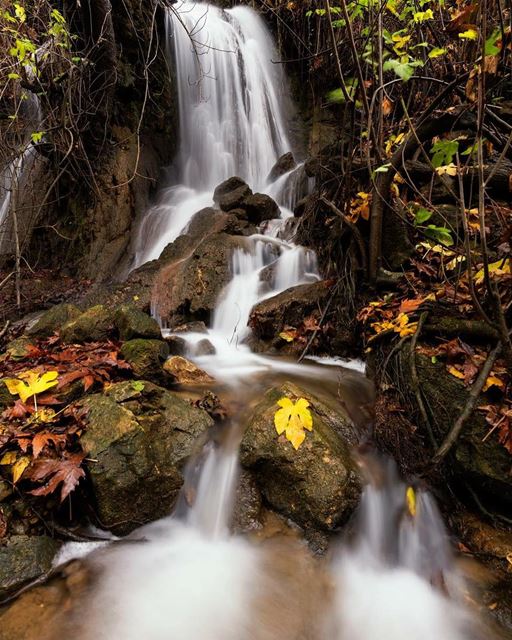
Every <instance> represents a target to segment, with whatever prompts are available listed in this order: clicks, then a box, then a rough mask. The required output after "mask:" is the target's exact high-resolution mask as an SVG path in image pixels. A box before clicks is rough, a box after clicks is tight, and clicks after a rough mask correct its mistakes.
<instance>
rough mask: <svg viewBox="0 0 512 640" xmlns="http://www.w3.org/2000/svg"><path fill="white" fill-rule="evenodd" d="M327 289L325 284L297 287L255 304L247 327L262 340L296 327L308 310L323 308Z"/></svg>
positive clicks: (309, 311) (327, 292)
mask: <svg viewBox="0 0 512 640" xmlns="http://www.w3.org/2000/svg"><path fill="white" fill-rule="evenodd" d="M328 296H329V287H328V285H327V284H326V283H325V282H314V283H312V284H301V285H298V286H297V287H292V288H291V289H287V290H286V291H283V292H282V293H278V294H277V295H276V296H272V298H267V299H266V300H263V301H262V302H260V303H259V304H257V305H256V306H255V307H254V308H253V310H252V311H251V315H250V317H249V325H250V327H251V328H252V330H253V332H254V335H255V336H256V337H257V338H259V339H262V340H272V339H274V338H276V337H277V336H278V335H279V333H280V332H281V331H283V329H284V327H285V326H292V327H294V326H298V325H299V324H300V323H301V322H302V321H303V320H304V318H305V317H306V316H307V315H308V314H310V313H311V312H312V311H314V310H317V309H318V308H319V306H320V307H323V306H325V304H326V302H327V298H328Z"/></svg>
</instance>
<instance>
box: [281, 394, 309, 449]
mask: <svg viewBox="0 0 512 640" xmlns="http://www.w3.org/2000/svg"><path fill="white" fill-rule="evenodd" d="M277 404H278V405H279V406H280V407H281V409H278V410H277V411H276V412H275V414H274V425H275V427H276V431H277V433H278V434H279V435H281V434H282V433H284V434H285V436H286V439H287V440H289V441H290V442H291V443H292V446H293V448H294V449H296V450H297V449H298V448H299V447H300V445H301V444H302V443H303V442H304V438H305V437H306V433H305V431H304V429H307V430H308V431H312V430H313V416H312V415H311V412H310V411H309V409H308V407H309V402H308V401H307V400H306V399H305V398H299V399H298V400H297V402H295V403H294V402H293V401H292V400H290V398H286V397H283V398H281V399H280V400H278V401H277Z"/></svg>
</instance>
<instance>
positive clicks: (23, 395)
mask: <svg viewBox="0 0 512 640" xmlns="http://www.w3.org/2000/svg"><path fill="white" fill-rule="evenodd" d="M58 376H59V373H58V371H47V372H46V373H43V375H42V376H40V375H39V373H38V372H37V371H23V372H22V373H20V374H19V375H18V378H8V379H6V380H4V382H5V385H6V387H7V389H8V390H9V393H10V394H11V395H13V396H15V395H18V396H19V397H20V399H21V401H22V402H26V401H27V400H28V398H30V397H32V396H35V395H37V394H38V393H43V392H44V391H47V390H48V389H51V388H52V387H54V386H55V385H56V384H57V378H58Z"/></svg>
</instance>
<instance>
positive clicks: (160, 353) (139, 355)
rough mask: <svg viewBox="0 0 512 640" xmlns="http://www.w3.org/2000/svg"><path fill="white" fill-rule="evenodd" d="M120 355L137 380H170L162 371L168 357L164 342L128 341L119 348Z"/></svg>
mask: <svg viewBox="0 0 512 640" xmlns="http://www.w3.org/2000/svg"><path fill="white" fill-rule="evenodd" d="M120 355H121V356H122V357H123V358H124V359H125V360H126V361H127V362H129V363H130V364H131V366H132V370H133V373H134V374H135V376H136V377H137V378H146V379H149V380H154V381H159V382H166V381H170V379H171V378H170V377H169V376H168V374H167V373H166V372H165V371H164V369H163V364H164V362H165V361H166V359H167V358H168V356H169V345H168V344H167V342H165V341H164V340H144V339H142V338H135V339H134V340H128V341H127V342H125V343H124V344H123V346H122V347H121V350H120Z"/></svg>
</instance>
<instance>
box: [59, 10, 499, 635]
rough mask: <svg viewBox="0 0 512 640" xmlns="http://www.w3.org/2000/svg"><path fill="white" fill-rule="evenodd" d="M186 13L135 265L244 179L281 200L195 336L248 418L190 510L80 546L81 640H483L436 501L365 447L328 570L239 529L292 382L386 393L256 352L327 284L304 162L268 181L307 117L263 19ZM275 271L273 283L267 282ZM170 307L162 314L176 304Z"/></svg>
mask: <svg viewBox="0 0 512 640" xmlns="http://www.w3.org/2000/svg"><path fill="white" fill-rule="evenodd" d="M174 6H175V9H176V10H175V11H171V10H169V13H168V21H167V31H168V49H169V52H168V53H169V59H170V60H173V61H174V62H173V64H174V65H175V72H176V77H177V85H178V93H179V114H180V132H181V140H180V149H179V153H178V157H177V159H176V161H175V163H174V165H173V166H172V167H171V168H170V169H169V171H168V176H167V180H168V182H167V185H168V186H166V187H164V188H163V189H161V191H160V194H159V196H158V199H157V202H156V203H155V205H154V206H153V207H152V208H151V209H150V210H149V211H148V212H147V214H146V215H145V217H144V219H143V220H142V221H141V223H140V226H139V230H138V235H137V237H136V238H135V243H134V244H135V258H134V263H133V266H134V267H135V266H138V265H141V264H143V263H145V262H147V261H148V260H151V259H154V258H156V257H158V256H159V254H160V253H161V251H162V250H163V249H164V247H165V246H166V245H167V244H168V243H170V242H172V241H174V240H175V239H176V238H177V237H178V236H179V235H180V234H182V233H184V232H186V229H187V226H188V224H189V223H190V221H191V220H192V218H193V215H194V213H196V212H197V211H199V210H200V209H202V208H204V207H207V206H213V192H214V189H215V187H216V186H217V185H218V184H219V183H220V182H222V181H223V180H226V179H228V178H230V177H232V176H235V175H236V176H239V177H240V178H242V179H243V180H245V181H246V182H247V183H248V184H249V186H250V187H251V188H252V189H253V190H254V191H260V192H263V193H266V194H268V195H270V196H272V197H273V198H274V200H275V201H276V202H277V203H278V204H279V206H280V210H281V217H280V218H279V219H276V220H272V221H268V222H266V223H263V225H262V226H261V228H260V229H259V230H258V233H257V234H254V235H252V236H250V237H248V238H246V242H245V244H244V247H243V248H239V249H236V250H235V251H234V253H233V255H232V258H231V274H232V279H231V281H230V282H229V283H228V284H227V286H226V287H225V289H224V290H223V292H222V293H221V295H220V297H219V299H218V301H217V305H216V309H215V312H214V315H213V320H212V322H211V325H210V327H209V328H208V335H207V338H208V340H209V341H210V342H211V344H212V345H213V347H214V350H215V353H213V354H209V355H197V351H196V347H197V344H198V343H199V342H200V341H201V340H204V339H205V334H204V333H194V332H189V333H185V334H183V333H181V334H180V336H181V337H183V338H184V339H185V340H186V343H187V353H186V355H187V357H189V358H190V359H191V360H193V361H194V362H195V363H196V364H197V365H198V366H199V367H201V368H202V369H204V370H205V371H207V372H208V373H209V374H210V375H212V376H213V377H214V378H215V379H216V381H217V383H218V387H219V389H218V393H219V395H220V396H221V398H222V399H223V401H225V402H226V403H227V404H229V406H230V407H235V409H236V408H238V411H239V412H240V416H237V414H236V411H235V414H234V415H233V416H232V417H231V420H230V424H229V427H228V428H227V429H225V432H223V433H222V437H218V438H216V439H215V441H213V440H212V441H210V442H208V443H207V444H206V445H205V446H204V448H203V450H202V451H201V452H200V453H199V454H198V456H197V457H195V458H193V459H192V460H191V461H190V463H189V469H188V472H187V474H186V481H185V486H184V488H183V491H182V497H181V499H180V500H179V502H178V506H177V507H176V509H175V512H174V513H173V514H171V515H170V516H169V517H167V518H165V519H163V520H160V521H158V522H155V523H153V524H151V525H147V526H145V527H142V528H141V529H139V530H137V531H135V532H134V533H133V534H131V538H132V540H133V542H131V543H126V544H118V545H108V544H107V545H105V544H101V545H99V546H100V547H101V548H99V549H94V550H93V549H92V547H91V546H90V545H86V548H85V549H84V548H82V549H81V550H80V555H83V554H84V553H86V552H91V553H90V555H89V557H88V562H90V563H91V565H92V566H93V567H94V568H95V571H97V575H98V580H97V583H96V584H95V587H94V590H93V592H92V594H93V595H92V596H91V597H90V599H89V601H88V602H87V603H86V604H85V605H84V608H85V611H86V614H87V615H86V616H84V617H85V619H87V628H86V629H85V630H84V631H83V633H82V635H81V636H80V638H83V639H84V640H93V639H94V640H121V639H123V640H132V639H133V640H141V639H144V640H170V639H172V640H287V639H290V640H292V639H295V640H299V639H303V640H377V639H379V640H412V639H414V640H432V639H435V640H470V639H473V638H478V637H482V636H483V635H484V630H483V628H482V629H480V623H479V621H478V619H477V617H476V614H473V613H472V612H471V610H470V607H469V606H468V605H467V600H468V597H467V596H468V594H467V586H466V584H465V580H464V577H463V575H462V573H461V572H460V571H459V569H458V565H457V563H456V561H455V558H454V556H453V553H452V550H451V545H450V541H449V539H448V536H447V533H446V531H445V529H444V526H443V523H442V519H441V517H440V514H439V512H438V510H437V507H436V505H435V502H434V500H433V498H432V497H431V495H430V494H429V493H428V492H427V491H426V490H424V489H422V488H420V487H417V488H415V490H414V491H412V489H411V488H410V487H409V486H408V485H407V484H406V483H404V482H403V481H402V480H401V479H400V478H399V477H398V475H397V472H396V469H395V467H394V464H393V462H392V461H389V460H385V459H382V458H380V457H379V456H378V455H377V454H375V453H374V452H372V451H369V450H368V448H367V447H366V448H365V450H364V451H362V450H361V451H359V452H354V456H355V457H356V459H357V462H358V465H359V468H360V470H361V474H362V475H363V477H364V479H365V489H364V491H363V495H362V498H361V503H360V506H359V509H358V511H357V514H356V517H355V519H353V520H352V521H351V523H350V524H349V525H348V526H347V527H346V531H342V532H340V534H339V536H338V540H337V541H336V540H335V541H334V542H331V545H330V549H329V552H328V553H327V554H326V555H325V556H324V557H315V556H314V555H313V554H312V553H311V551H310V550H309V549H308V546H307V544H306V543H305V541H304V540H303V539H302V535H301V532H300V531H298V530H297V529H296V528H294V527H287V526H284V527H283V531H281V532H280V535H275V536H268V537H266V536H265V533H264V532H263V533H261V532H260V534H259V535H258V534H257V533H255V534H254V535H238V534H236V533H233V532H232V531H231V527H230V522H231V517H232V510H233V505H234V501H235V495H236V491H237V485H238V481H239V474H240V468H239V462H238V445H239V442H240V438H241V433H240V425H241V424H242V423H243V421H242V420H241V419H240V420H239V419H238V418H239V417H241V414H242V413H244V412H245V413H246V412H249V413H250V412H251V410H252V407H253V406H254V404H255V402H256V401H257V399H258V398H259V397H261V395H262V394H263V392H264V391H265V390H266V389H267V388H268V387H269V386H271V385H272V384H273V383H274V382H276V381H277V382H279V381H284V380H286V381H293V382H300V384H301V385H302V386H303V387H304V388H307V389H308V390H315V391H318V392H321V393H323V394H325V395H327V396H329V397H330V398H331V400H333V401H335V402H338V403H339V402H340V398H341V400H342V402H343V404H344V406H345V407H347V408H348V410H349V413H352V412H351V411H350V408H351V407H352V408H354V409H355V408H357V407H358V406H360V405H361V404H364V403H367V402H368V398H369V397H370V396H371V389H370V385H369V382H368V381H367V380H366V378H365V376H364V364H363V363H361V362H358V361H348V362H342V361H340V360H337V359H331V360H322V359H308V358H306V359H305V360H304V361H303V362H302V363H300V364H299V363H297V362H293V361H291V360H286V359H284V358H276V357H273V356H270V355H262V354H256V353H253V352H252V351H251V348H250V346H249V342H248V339H249V338H250V329H249V327H248V326H247V322H248V319H249V314H250V311H251V309H252V308H253V307H254V305H255V304H257V303H258V302H259V301H261V300H263V299H265V298H267V297H270V296H273V295H275V294H277V293H279V292H282V291H284V290H286V289H289V288H290V287H293V286H295V285H298V284H302V283H311V282H315V281H317V280H320V278H321V275H320V273H319V270H318V266H317V261H316V256H315V255H314V253H313V252H312V251H311V250H309V249H306V248H304V247H300V246H297V245H295V244H294V242H293V230H294V225H293V219H292V216H293V214H292V210H293V207H294V205H295V204H296V203H297V202H298V200H300V199H301V198H302V197H303V196H304V195H305V194H306V193H307V191H308V188H309V183H308V179H307V177H306V176H305V174H304V169H303V166H302V164H300V163H299V164H298V165H297V166H296V167H295V168H294V169H292V170H291V171H289V172H287V173H285V174H284V175H282V176H280V177H279V178H277V179H276V180H274V181H269V179H268V176H269V173H270V171H271V169H272V167H273V166H274V165H275V163H276V161H277V160H278V159H279V158H280V157H281V156H282V155H283V154H284V153H286V152H289V151H290V150H291V149H292V147H293V145H292V143H291V141H290V136H289V133H288V131H289V122H290V117H291V114H292V112H293V107H292V105H291V99H290V96H289V95H288V92H287V88H286V87H287V85H286V79H285V78H284V76H283V71H282V68H281V66H280V65H276V64H272V62H271V59H277V53H276V52H275V50H274V45H273V42H272V38H271V36H270V34H269V33H268V32H267V30H266V28H265V26H264V23H263V21H262V19H261V18H260V17H259V15H258V14H257V13H256V12H255V11H253V10H252V9H250V8H248V7H245V6H237V7H235V8H233V9H229V10H226V11H223V10H221V9H219V8H217V7H214V6H211V5H207V4H196V3H193V2H188V1H187V2H182V3H178V4H177V5H174ZM269 268H271V273H272V277H271V278H270V280H269V279H268V278H267V279H265V281H263V280H262V279H261V276H262V272H263V271H264V270H267V271H268V269H269ZM153 306H154V309H153V311H154V315H155V317H157V318H158V315H159V314H158V300H155V301H154V305H153ZM165 330H166V329H165V327H164V331H165ZM167 333H170V332H169V330H167ZM363 398H364V402H363V400H362V399H363ZM353 415H354V413H352V416H353ZM356 422H358V423H359V424H356V426H357V427H358V428H360V429H361V440H362V441H366V439H367V436H368V429H369V427H370V425H369V424H368V419H367V418H366V419H364V416H363V417H362V416H361V415H359V416H358V419H357V420H356ZM411 493H412V496H413V497H412V498H411ZM191 496H192V497H191ZM406 496H409V503H407V500H406ZM411 501H412V502H413V504H411ZM407 504H408V506H407ZM78 546H79V545H74V546H73V545H71V546H70V547H68V548H67V550H65V553H66V554H67V556H66V557H70V556H72V555H76V554H77V553H78V549H77V547H78ZM82 546H83V545H82ZM62 559H64V556H63V555H62V552H61V560H62ZM488 635H489V634H488V632H487V637H488ZM75 637H76V635H75Z"/></svg>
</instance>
